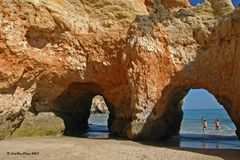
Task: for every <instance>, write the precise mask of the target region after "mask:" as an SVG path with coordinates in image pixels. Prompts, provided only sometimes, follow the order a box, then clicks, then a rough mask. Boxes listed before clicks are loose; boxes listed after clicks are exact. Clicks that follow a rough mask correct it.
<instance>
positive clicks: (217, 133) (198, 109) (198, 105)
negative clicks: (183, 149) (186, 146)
mask: <svg viewBox="0 0 240 160" xmlns="http://www.w3.org/2000/svg"><path fill="white" fill-rule="evenodd" d="M182 110H183V119H182V122H181V128H180V135H184V136H185V137H186V136H187V137H195V138H196V137H202V136H204V137H205V138H206V136H207V137H211V136H213V137H215V138H220V137H223V136H228V137H235V138H237V136H236V134H235V131H236V126H235V124H234V123H233V121H232V120H231V118H230V117H229V115H228V113H227V111H226V110H225V108H224V106H222V105H221V104H219V103H218V101H217V100H216V98H215V97H214V96H213V95H212V94H211V93H209V92H208V91H207V90H204V89H191V90H190V91H189V92H188V94H187V95H186V96H185V98H184V100H183V106H182ZM204 119H205V120H206V122H207V123H205V124H207V126H206V129H204V125H203V124H204V122H203V120H204ZM217 119H218V120H219V121H216V120H217ZM216 123H217V125H219V124H220V127H217V126H216ZM203 129H204V130H203Z"/></svg>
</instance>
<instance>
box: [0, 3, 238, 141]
mask: <svg viewBox="0 0 240 160" xmlns="http://www.w3.org/2000/svg"><path fill="white" fill-rule="evenodd" d="M239 34H240V10H239V9H234V8H233V6H232V4H231V3H230V0H221V1H219V0H209V1H206V2H205V3H203V4H201V5H198V6H196V7H191V6H190V5H189V2H188V1H186V0H171V1H167V0H162V1H161V0H145V1H144V0H131V1H129V0H118V1H115V0H103V1H92V0H1V1H0V102H1V103H0V138H1V139H3V138H4V137H6V136H9V135H11V134H12V133H13V131H14V130H15V129H16V128H17V127H19V126H20V124H21V122H22V121H23V119H24V115H25V112H26V111H27V110H30V111H31V112H34V113H39V112H54V113H55V114H56V115H58V116H59V117H61V118H62V119H63V121H64V124H65V131H67V132H72V131H73V132H81V131H84V130H86V128H87V125H88V124H87V119H88V117H89V114H90V107H91V102H92V98H93V97H94V96H96V95H102V96H103V97H104V100H105V102H106V105H107V107H108V110H109V111H110V115H109V121H108V124H109V129H110V132H111V133H112V134H114V135H118V136H125V137H127V138H130V139H159V138H164V137H170V136H171V135H174V134H177V133H178V131H179V127H180V123H181V119H182V110H181V101H182V99H183V98H184V96H185V95H186V94H187V92H188V91H189V90H190V89H191V88H204V89H206V90H208V91H209V92H210V93H212V94H213V95H214V96H215V97H216V98H217V100H218V101H219V102H220V103H221V104H223V105H224V107H225V109H226V110H227V112H228V114H229V115H230V117H231V118H232V120H233V122H234V123H235V125H236V126H237V131H236V133H237V135H238V136H240V99H239V97H240V91H239V90H240V84H239V80H240V70H239V68H240V65H239V64H240V63H239V60H240V44H239V43H240V39H239V37H240V36H239Z"/></svg>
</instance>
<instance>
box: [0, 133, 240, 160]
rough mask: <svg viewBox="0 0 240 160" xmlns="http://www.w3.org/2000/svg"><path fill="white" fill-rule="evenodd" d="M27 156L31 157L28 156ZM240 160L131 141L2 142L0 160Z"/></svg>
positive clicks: (228, 153) (223, 153) (239, 155)
mask: <svg viewBox="0 0 240 160" xmlns="http://www.w3.org/2000/svg"><path fill="white" fill-rule="evenodd" d="M27 154H28V155H27ZM220 159H225V160H239V159H240V150H216V149H208V150H204V149H186V148H179V147H167V146H165V147H163V146H162V147H159V146H154V145H153V144H151V145H150V144H143V143H141V142H133V141H128V140H115V139H87V138H76V137H44V138H43V137H39V138H37V137H29V138H12V139H7V140H2V141H0V160H220Z"/></svg>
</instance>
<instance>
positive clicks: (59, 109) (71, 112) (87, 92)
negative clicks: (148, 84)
mask: <svg viewBox="0 0 240 160" xmlns="http://www.w3.org/2000/svg"><path fill="white" fill-rule="evenodd" d="M102 92H103V90H102V89H101V88H100V87H99V86H98V85H97V84H95V83H79V82H76V83H72V84H70V85H69V87H68V88H67V89H66V90H65V91H63V92H62V94H61V95H59V96H58V97H57V99H56V100H55V102H54V109H53V112H54V113H55V114H56V115H57V116H58V117H61V118H62V119H63V121H64V125H65V130H64V135H69V136H79V135H82V134H83V133H85V132H86V131H87V130H88V128H89V124H88V119H89V116H90V110H91V105H92V99H93V98H94V97H95V96H96V95H102V94H101V93H102ZM103 97H104V96H103ZM104 100H105V103H106V105H107V107H108V110H109V112H110V113H109V118H108V128H109V130H110V128H111V125H112V122H113V119H114V109H113V107H112V104H111V103H110V102H109V101H108V100H107V99H105V97H104Z"/></svg>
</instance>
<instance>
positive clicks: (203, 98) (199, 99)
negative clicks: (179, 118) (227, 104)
mask: <svg viewBox="0 0 240 160" xmlns="http://www.w3.org/2000/svg"><path fill="white" fill-rule="evenodd" d="M220 108H223V107H222V105H220V104H219V103H218V102H217V100H216V98H215V97H214V96H213V95H212V94H211V93H209V92H208V91H207V90H204V89H191V90H190V91H189V92H188V94H187V96H186V97H185V98H184V103H183V109H220Z"/></svg>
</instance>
